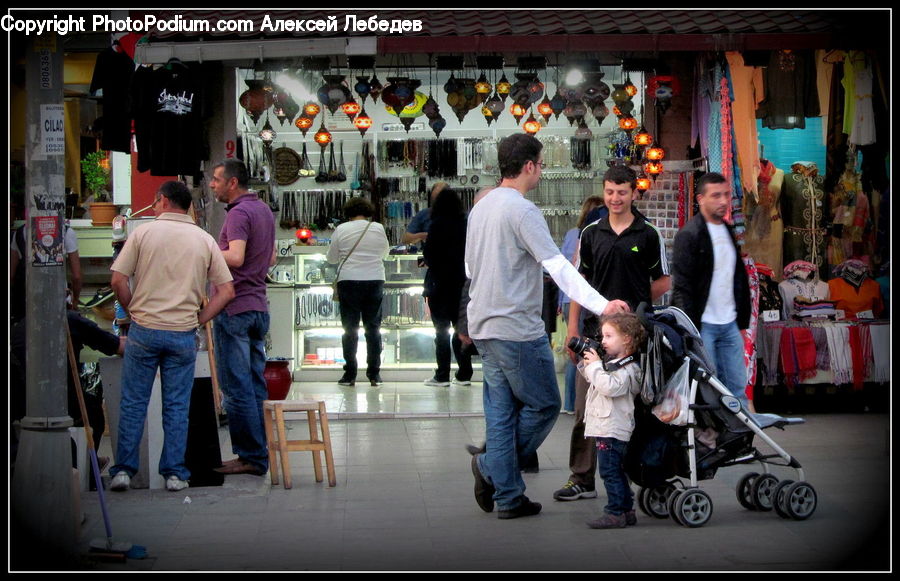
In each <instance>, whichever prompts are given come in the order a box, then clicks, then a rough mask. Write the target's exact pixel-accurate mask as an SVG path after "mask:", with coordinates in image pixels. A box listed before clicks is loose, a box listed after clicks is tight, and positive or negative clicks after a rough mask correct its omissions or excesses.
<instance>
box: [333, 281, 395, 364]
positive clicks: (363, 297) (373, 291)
mask: <svg viewBox="0 0 900 581" xmlns="http://www.w3.org/2000/svg"><path fill="white" fill-rule="evenodd" d="M338 297H339V298H340V308H341V325H342V326H343V327H344V335H343V337H342V338H341V345H342V346H343V349H344V360H345V361H346V363H345V364H344V377H347V378H349V379H356V371H357V363H356V349H357V347H358V345H359V322H360V319H362V324H363V329H364V330H365V336H366V377H368V378H369V379H372V378H374V377H376V376H377V375H378V374H379V373H380V372H381V301H382V299H383V298H384V281H382V280H342V281H340V282H338Z"/></svg>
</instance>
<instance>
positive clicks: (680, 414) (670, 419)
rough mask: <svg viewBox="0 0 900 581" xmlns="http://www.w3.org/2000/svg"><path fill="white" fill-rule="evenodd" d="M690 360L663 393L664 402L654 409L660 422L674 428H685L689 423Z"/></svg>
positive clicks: (686, 359) (685, 361)
mask: <svg viewBox="0 0 900 581" xmlns="http://www.w3.org/2000/svg"><path fill="white" fill-rule="evenodd" d="M690 382H691V374H690V359H688V358H687V357H685V358H684V362H683V363H682V364H681V367H679V368H678V371H676V372H675V373H673V374H672V376H671V377H670V378H669V381H667V382H666V385H665V387H664V388H663V391H662V401H660V403H659V404H657V405H655V406H654V407H653V410H652V411H653V415H654V416H656V417H657V418H658V419H659V421H661V422H665V423H667V424H670V425H673V426H684V425H687V423H688V408H689V406H690V389H691V388H690V385H691V384H690Z"/></svg>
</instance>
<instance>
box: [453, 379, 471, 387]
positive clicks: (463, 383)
mask: <svg viewBox="0 0 900 581" xmlns="http://www.w3.org/2000/svg"><path fill="white" fill-rule="evenodd" d="M450 383H452V384H453V385H459V386H462V387H468V386H470V385H472V382H471V381H470V380H468V379H457V378H455V377H454V378H453V380H451V382H450Z"/></svg>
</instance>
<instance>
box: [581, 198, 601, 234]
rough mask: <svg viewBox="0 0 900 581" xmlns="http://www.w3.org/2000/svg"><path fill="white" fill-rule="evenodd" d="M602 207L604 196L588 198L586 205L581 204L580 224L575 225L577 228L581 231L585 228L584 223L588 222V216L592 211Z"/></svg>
mask: <svg viewBox="0 0 900 581" xmlns="http://www.w3.org/2000/svg"><path fill="white" fill-rule="evenodd" d="M602 205H603V196H590V197H589V198H587V199H586V200H585V201H584V203H582V204H581V214H579V215H578V222H577V223H576V224H575V227H576V228H578V230H579V231H581V229H582V228H584V221H585V220H587V216H588V214H590V213H591V210H594V209H595V208H599V207H600V206H602Z"/></svg>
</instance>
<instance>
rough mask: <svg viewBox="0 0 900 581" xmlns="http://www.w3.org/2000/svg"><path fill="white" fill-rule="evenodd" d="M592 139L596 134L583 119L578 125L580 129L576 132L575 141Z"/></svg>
mask: <svg viewBox="0 0 900 581" xmlns="http://www.w3.org/2000/svg"><path fill="white" fill-rule="evenodd" d="M592 137H594V132H593V131H591V128H590V127H588V126H587V124H586V123H585V122H584V120H583V119H582V120H581V122H580V123H579V125H578V129H576V130H575V139H591V138H592Z"/></svg>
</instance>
